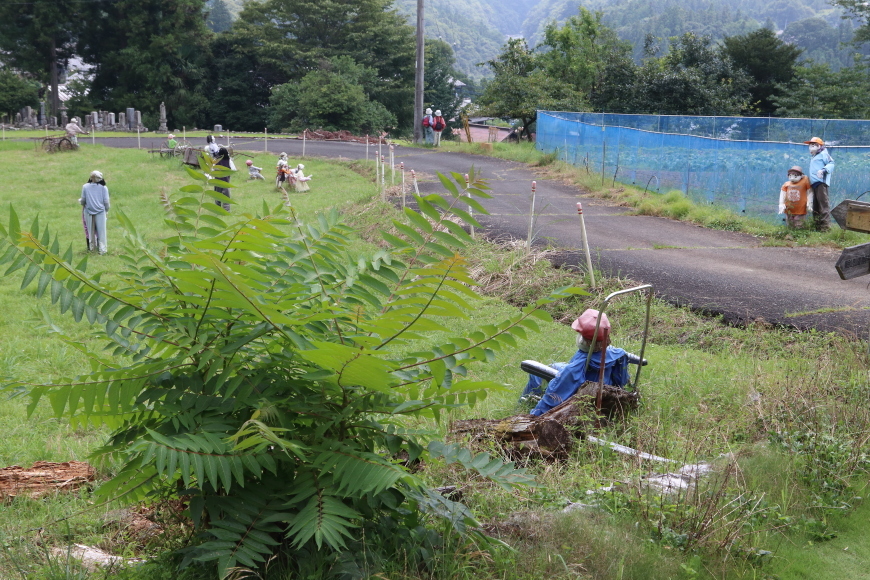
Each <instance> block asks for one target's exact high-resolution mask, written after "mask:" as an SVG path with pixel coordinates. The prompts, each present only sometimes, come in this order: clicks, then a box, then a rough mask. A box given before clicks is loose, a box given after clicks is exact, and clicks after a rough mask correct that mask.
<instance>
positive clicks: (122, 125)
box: [118, 113, 128, 131]
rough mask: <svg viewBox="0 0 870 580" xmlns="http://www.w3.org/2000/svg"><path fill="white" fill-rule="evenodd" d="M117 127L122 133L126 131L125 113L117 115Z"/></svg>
mask: <svg viewBox="0 0 870 580" xmlns="http://www.w3.org/2000/svg"><path fill="white" fill-rule="evenodd" d="M118 126H119V128H120V129H121V130H122V131H126V130H127V129H128V127H127V113H118Z"/></svg>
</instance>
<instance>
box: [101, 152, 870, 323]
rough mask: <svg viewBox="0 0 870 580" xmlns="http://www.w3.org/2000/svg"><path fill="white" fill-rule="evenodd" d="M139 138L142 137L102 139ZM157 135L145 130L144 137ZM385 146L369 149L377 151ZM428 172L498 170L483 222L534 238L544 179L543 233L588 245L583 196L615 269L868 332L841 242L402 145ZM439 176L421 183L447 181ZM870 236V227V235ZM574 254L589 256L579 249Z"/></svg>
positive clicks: (596, 253)
mask: <svg viewBox="0 0 870 580" xmlns="http://www.w3.org/2000/svg"><path fill="white" fill-rule="evenodd" d="M98 141H100V142H103V143H105V144H106V145H109V146H116V147H135V146H136V139H135V138H134V139H130V138H116V139H100V140H98ZM234 141H235V142H234V144H235V146H236V148H237V149H239V150H245V149H251V150H258V151H261V150H262V149H263V143H262V140H259V141H253V140H251V141H244V140H241V139H239V140H234ZM146 142H147V139H146V140H143V146H144V144H145V143H146ZM374 149H375V147H373V146H372V148H371V149H370V150H369V154H370V155H373V154H374ZM269 151H270V152H273V153H277V152H279V151H286V152H287V153H288V154H290V156H291V158H298V157H300V156H301V153H302V142H301V141H297V140H270V141H269ZM306 155H313V156H322V157H333V158H337V157H342V158H344V159H348V158H349V159H365V158H366V147H365V145H361V144H356V143H338V142H315V141H309V142H308V143H307V144H306ZM400 161H401V162H404V163H405V167H406V169H408V170H410V169H415V170H417V171H423V172H425V173H427V174H434V173H435V172H436V171H440V172H449V171H456V172H460V173H465V172H467V171H468V169H469V168H470V167H472V166H474V167H475V169H476V170H477V171H479V172H480V174H481V175H482V176H483V177H485V178H487V179H489V181H490V185H491V187H492V191H491V193H492V196H493V198H492V199H491V200H486V201H485V202H484V206H485V207H486V208H487V210H488V211H489V212H490V213H489V215H488V216H484V217H483V218H482V219H481V222H482V223H483V224H484V225H485V226H486V227H487V230H488V231H489V232H490V234H495V235H499V234H505V235H512V236H515V237H518V238H522V239H525V237H526V232H527V227H528V210H529V201H530V196H529V192H530V186H531V181H532V180H535V179H537V182H538V188H537V191H538V193H537V204H536V205H537V207H538V208H542V209H541V213H540V216H539V218H538V227H539V232H538V234H537V235H538V238H539V239H550V240H552V241H553V242H554V243H555V244H557V245H559V246H564V247H566V248H581V247H582V243H581V241H580V231H579V222H578V218H577V214H576V203H577V202H578V201H581V202H583V209H584V216H585V218H586V228H587V231H588V234H589V245H590V247H591V248H592V249H593V261H594V262H595V264H596V266H597V267H598V268H599V269H601V270H603V271H606V272H608V273H609V274H612V275H620V276H626V277H628V278H631V279H632V280H636V281H638V282H644V283H651V284H653V285H655V289H656V293H657V294H658V295H659V296H662V297H664V298H665V299H667V300H669V301H671V302H673V303H677V304H684V305H688V306H691V307H692V308H696V309H700V310H703V311H706V312H709V313H714V314H722V315H724V316H725V318H726V320H729V321H733V322H738V323H739V322H745V321H752V320H764V321H766V322H769V323H773V324H782V325H787V326H794V327H797V328H804V329H806V328H817V329H820V330H824V331H838V332H845V333H849V334H853V333H854V334H857V335H859V336H866V335H867V332H868V320H870V289H868V282H870V278H857V279H853V280H848V281H844V280H840V278H839V276H838V275H837V272H836V270H835V269H834V263H835V262H836V260H837V257H838V256H839V250H830V249H823V248H780V247H763V246H762V240H760V239H758V238H755V237H753V236H750V235H746V234H738V233H733V232H723V231H717V230H709V229H706V228H701V227H698V226H694V225H691V224H687V223H683V222H678V221H674V220H669V219H664V218H656V217H648V216H636V215H630V211H629V210H628V209H626V208H622V207H618V206H615V205H613V204H612V203H609V202H607V201H605V200H600V199H596V198H593V197H590V196H588V195H585V194H584V193H582V192H581V191H580V190H578V189H577V188H575V187H570V186H567V185H563V184H561V183H558V182H555V181H549V180H542V179H539V178H537V177H536V176H535V174H534V172H533V171H532V170H531V169H530V168H528V167H527V166H525V165H523V164H520V163H514V162H509V161H504V160H500V159H494V158H490V157H485V156H479V155H469V154H463V153H450V152H443V151H438V150H428V149H427V150H424V149H414V148H407V147H397V150H396V163H397V164H398V163H399V162H400ZM439 190H441V186H440V184H438V183H437V182H432V183H424V184H422V185H421V191H423V192H427V191H439ZM867 241H868V242H870V236H868V240H867ZM567 255H568V258H567V260H568V261H569V262H572V263H579V262H580V258H581V255H580V253H579V252H568V254H567Z"/></svg>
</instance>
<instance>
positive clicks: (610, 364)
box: [521, 308, 629, 416]
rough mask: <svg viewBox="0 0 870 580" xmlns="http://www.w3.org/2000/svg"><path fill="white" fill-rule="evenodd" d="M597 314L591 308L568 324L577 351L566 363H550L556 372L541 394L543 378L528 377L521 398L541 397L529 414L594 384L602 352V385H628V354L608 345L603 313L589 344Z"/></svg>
mask: <svg viewBox="0 0 870 580" xmlns="http://www.w3.org/2000/svg"><path fill="white" fill-rule="evenodd" d="M598 315H599V312H598V311H597V310H593V309H591V308H590V309H588V310H586V311H585V312H583V314H581V315H580V318H578V319H577V320H575V321H574V322H573V323H572V324H571V328H572V329H574V331H576V332H577V353H576V354H575V355H574V357H573V358H572V359H571V360H570V361H569V362H567V363H554V364H553V365H552V366H553V368H554V369H556V370H558V371H559V374H557V375H556V377H555V378H554V379H553V380H552V381H550V383H549V384H548V385H547V389H546V391H544V393H543V394H542V393H541V384H542V379H541V378H539V377H536V376H534V375H530V376H529V382H528V383H527V384H526V388H525V389H524V390H523V395H522V397H523V398H525V399H526V400H527V398H528V397H529V396H535V395H539V396H541V400H540V401H538V404H537V405H536V406H535V408H534V409H532V411H531V414H532V415H535V416H538V415H543V414H544V413H546V412H547V411H549V410H550V409H552V408H553V407H556V406H558V405H561V404H562V403H564V402H565V401H567V400H568V399H569V398H570V397H572V396H573V395H574V394H575V393H576V392H577V391H578V390H579V389H580V387H582V386H583V383H585V382H587V381H592V382H596V383H597V382H598V379H599V377H600V374H601V363H602V351H603V359H604V360H603V362H604V384H607V385H613V386H615V387H624V386H625V385H627V384H628V381H629V374H628V364H629V363H628V355H627V353H626V352H625V351H624V350H623V349H621V348H616V347H613V346H610V321H609V320H608V319H607V315H606V314H602V315H601V324H600V325H599V327H598V336H597V337H596V339H595V344H594V345H593V344H592V337H593V336H594V334H595V324H596V322H597V320H598ZM587 360H588V363H589V365H588V368H587V364H586V363H587ZM521 400H523V399H521Z"/></svg>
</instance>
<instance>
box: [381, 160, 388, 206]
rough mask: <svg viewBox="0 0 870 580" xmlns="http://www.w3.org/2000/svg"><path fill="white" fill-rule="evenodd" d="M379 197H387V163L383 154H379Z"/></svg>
mask: <svg viewBox="0 0 870 580" xmlns="http://www.w3.org/2000/svg"><path fill="white" fill-rule="evenodd" d="M381 197H382V198H383V199H384V201H386V199H387V165H386V162H385V160H384V156H383V155H381Z"/></svg>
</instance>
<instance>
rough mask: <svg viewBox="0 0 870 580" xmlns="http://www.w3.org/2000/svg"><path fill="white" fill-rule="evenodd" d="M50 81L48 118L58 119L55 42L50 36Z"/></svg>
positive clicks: (58, 101) (58, 99)
mask: <svg viewBox="0 0 870 580" xmlns="http://www.w3.org/2000/svg"><path fill="white" fill-rule="evenodd" d="M49 73H50V79H51V81H50V82H51V106H50V108H49V111H50V112H49V116H55V117H58V118H60V114H59V112H58V111H59V109H60V94H58V88H57V85H58V79H57V41H56V40H55V38H54V37H53V36H52V37H51V71H49ZM44 122H45V124H46V125H47V124H48V120H44Z"/></svg>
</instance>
